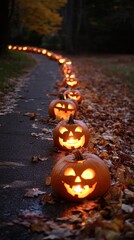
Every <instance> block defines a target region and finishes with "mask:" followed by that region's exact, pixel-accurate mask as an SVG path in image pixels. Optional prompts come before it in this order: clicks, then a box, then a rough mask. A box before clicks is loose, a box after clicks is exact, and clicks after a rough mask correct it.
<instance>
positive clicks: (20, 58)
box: [0, 51, 35, 93]
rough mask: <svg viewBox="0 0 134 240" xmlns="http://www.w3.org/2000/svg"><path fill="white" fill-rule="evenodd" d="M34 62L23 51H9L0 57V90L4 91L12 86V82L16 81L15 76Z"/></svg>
mask: <svg viewBox="0 0 134 240" xmlns="http://www.w3.org/2000/svg"><path fill="white" fill-rule="evenodd" d="M34 64H35V60H34V59H32V58H31V57H30V56H29V55H28V54H26V53H23V52H17V51H9V52H8V53H7V54H6V56H4V57H3V58H2V57H1V58H0V92H2V93H6V92H7V91H8V90H9V89H10V88H11V87H13V82H15V81H17V78H18V77H19V76H20V75H22V74H23V73H25V71H26V70H27V69H29V68H31V67H32V66H34ZM11 80H13V81H11Z"/></svg>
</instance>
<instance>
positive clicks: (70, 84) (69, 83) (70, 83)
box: [67, 81, 77, 86]
mask: <svg viewBox="0 0 134 240" xmlns="http://www.w3.org/2000/svg"><path fill="white" fill-rule="evenodd" d="M67 84H68V85H69V86H74V85H75V84H77V81H72V82H71V81H70V82H67Z"/></svg>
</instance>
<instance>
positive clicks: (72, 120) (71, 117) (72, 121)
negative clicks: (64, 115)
mask: <svg viewBox="0 0 134 240" xmlns="http://www.w3.org/2000/svg"><path fill="white" fill-rule="evenodd" d="M68 123H69V124H74V123H75V122H74V119H73V114H72V113H71V114H70V117H69V120H68Z"/></svg>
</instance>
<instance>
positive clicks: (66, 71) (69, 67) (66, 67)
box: [62, 61, 72, 75]
mask: <svg viewBox="0 0 134 240" xmlns="http://www.w3.org/2000/svg"><path fill="white" fill-rule="evenodd" d="M71 64H72V63H71V61H68V62H65V63H64V64H63V65H62V73H63V75H65V74H70V73H71V72H72V65H71Z"/></svg>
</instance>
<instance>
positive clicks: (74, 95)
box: [64, 89, 82, 103]
mask: <svg viewBox="0 0 134 240" xmlns="http://www.w3.org/2000/svg"><path fill="white" fill-rule="evenodd" d="M64 96H66V98H71V99H74V100H76V101H77V102H78V103H80V102H81V100H82V96H81V93H80V91H79V90H77V89H71V90H69V89H68V90H66V91H65V92H64Z"/></svg>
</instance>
